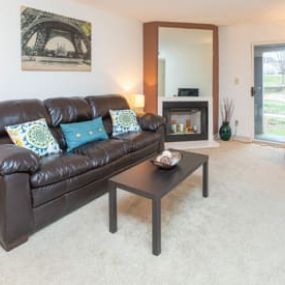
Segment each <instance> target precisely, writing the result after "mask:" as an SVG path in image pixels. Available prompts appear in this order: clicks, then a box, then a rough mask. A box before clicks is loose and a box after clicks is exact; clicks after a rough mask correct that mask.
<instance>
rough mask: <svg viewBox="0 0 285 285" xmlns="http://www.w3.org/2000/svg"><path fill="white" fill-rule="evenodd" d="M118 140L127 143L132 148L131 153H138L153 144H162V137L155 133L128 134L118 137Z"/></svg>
mask: <svg viewBox="0 0 285 285" xmlns="http://www.w3.org/2000/svg"><path fill="white" fill-rule="evenodd" d="M116 138H117V139H119V140H122V141H125V142H127V143H128V145H129V147H130V151H136V150H139V149H141V148H144V147H146V146H149V145H151V144H157V143H159V142H160V135H159V134H158V133H154V132H144V131H142V132H138V133H128V134H123V135H119V136H116Z"/></svg>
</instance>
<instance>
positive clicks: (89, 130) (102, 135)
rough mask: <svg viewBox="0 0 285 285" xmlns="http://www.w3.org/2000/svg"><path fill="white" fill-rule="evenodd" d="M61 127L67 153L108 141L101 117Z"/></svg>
mask: <svg viewBox="0 0 285 285" xmlns="http://www.w3.org/2000/svg"><path fill="white" fill-rule="evenodd" d="M60 127H61V130H62V132H63V134H64V137H65V140H66V144H67V151H71V150H73V149H75V148H76V147H78V146H80V145H83V144H86V143H89V142H92V141H99V140H106V139H108V135H107V133H106V130H105V128H104V125H103V122H102V118H101V117H99V118H96V119H94V120H91V121H85V122H80V123H70V124H61V125H60Z"/></svg>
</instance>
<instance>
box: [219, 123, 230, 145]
mask: <svg viewBox="0 0 285 285" xmlns="http://www.w3.org/2000/svg"><path fill="white" fill-rule="evenodd" d="M219 134H220V138H221V139H222V140H223V141H229V140H230V138H231V136H232V129H231V126H230V123H229V122H223V124H222V126H221V127H220V130H219Z"/></svg>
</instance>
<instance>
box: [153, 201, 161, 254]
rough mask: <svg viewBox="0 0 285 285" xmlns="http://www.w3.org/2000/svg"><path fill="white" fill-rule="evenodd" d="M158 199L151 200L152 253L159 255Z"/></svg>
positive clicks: (159, 216)
mask: <svg viewBox="0 0 285 285" xmlns="http://www.w3.org/2000/svg"><path fill="white" fill-rule="evenodd" d="M160 204H161V203H160V199H153V200H152V253H153V254H154V255H160V253H161V205H160Z"/></svg>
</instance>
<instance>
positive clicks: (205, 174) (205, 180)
mask: <svg viewBox="0 0 285 285" xmlns="http://www.w3.org/2000/svg"><path fill="white" fill-rule="evenodd" d="M208 175H209V174H208V161H206V162H204V163H203V197H205V198H207V197H208V195H209V192H208Z"/></svg>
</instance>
